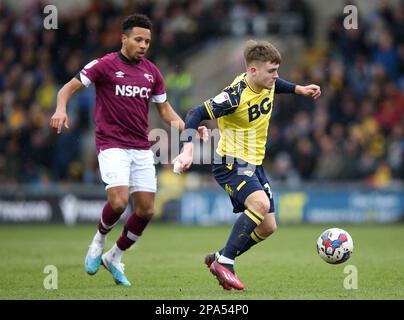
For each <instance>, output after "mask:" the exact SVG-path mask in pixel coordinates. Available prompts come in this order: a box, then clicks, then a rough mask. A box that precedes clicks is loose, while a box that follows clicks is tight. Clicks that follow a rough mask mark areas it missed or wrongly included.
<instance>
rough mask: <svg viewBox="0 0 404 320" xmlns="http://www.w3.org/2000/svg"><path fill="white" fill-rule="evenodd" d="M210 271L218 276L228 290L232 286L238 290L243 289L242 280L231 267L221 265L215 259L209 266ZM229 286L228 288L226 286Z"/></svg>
mask: <svg viewBox="0 0 404 320" xmlns="http://www.w3.org/2000/svg"><path fill="white" fill-rule="evenodd" d="M209 270H210V272H211V273H212V274H213V275H215V276H216V278H217V279H218V280H219V284H220V285H221V286H222V287H223V288H224V289H226V290H230V289H228V287H229V286H230V287H231V288H234V289H236V290H243V289H244V285H243V284H242V283H241V282H240V280H239V279H238V278H237V276H236V275H235V274H234V273H233V272H231V271H230V270H229V269H227V268H226V267H224V266H223V265H221V264H220V263H219V262H217V261H213V263H212V264H211V265H210V267H209ZM226 287H227V288H226Z"/></svg>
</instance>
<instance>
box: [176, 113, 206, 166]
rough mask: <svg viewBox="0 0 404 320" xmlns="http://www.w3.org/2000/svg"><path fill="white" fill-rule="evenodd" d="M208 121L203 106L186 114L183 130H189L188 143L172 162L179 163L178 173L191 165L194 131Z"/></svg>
mask: <svg viewBox="0 0 404 320" xmlns="http://www.w3.org/2000/svg"><path fill="white" fill-rule="evenodd" d="M210 119H211V118H210V116H209V114H208V112H207V111H206V108H205V106H204V105H199V106H197V107H195V108H193V109H192V110H191V111H189V112H188V114H187V116H186V118H185V129H186V130H187V129H190V132H189V136H188V141H187V142H185V143H184V148H183V150H182V152H181V153H180V154H179V155H178V156H177V157H176V158H174V160H173V161H172V163H173V164H174V163H175V162H177V161H178V162H179V163H180V170H179V171H180V172H183V171H185V170H187V169H189V167H190V166H191V164H192V159H193V154H194V147H193V144H192V140H193V139H194V137H195V136H196V135H197V133H196V129H197V128H198V126H199V124H200V123H201V121H203V120H210ZM199 128H200V127H199ZM199 135H200V132H199Z"/></svg>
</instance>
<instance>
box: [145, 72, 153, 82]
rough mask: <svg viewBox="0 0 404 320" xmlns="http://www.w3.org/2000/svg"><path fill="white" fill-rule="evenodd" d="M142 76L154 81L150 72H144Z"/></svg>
mask: <svg viewBox="0 0 404 320" xmlns="http://www.w3.org/2000/svg"><path fill="white" fill-rule="evenodd" d="M144 77H145V78H146V79H147V80H148V81H149V82H154V78H153V76H152V75H151V74H148V73H145V74H144Z"/></svg>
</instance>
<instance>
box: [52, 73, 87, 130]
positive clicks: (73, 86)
mask: <svg viewBox="0 0 404 320" xmlns="http://www.w3.org/2000/svg"><path fill="white" fill-rule="evenodd" d="M82 88H84V84H82V83H81V82H80V81H79V80H77V79H76V78H73V79H72V80H70V81H69V82H68V83H66V84H65V85H64V86H63V87H62V88H61V89H60V90H59V92H58V94H57V99H56V111H55V113H54V114H53V116H52V118H51V120H50V126H51V127H52V128H55V129H57V133H61V132H62V127H63V125H64V126H65V128H69V118H68V116H67V111H66V110H67V103H68V102H69V100H70V98H71V97H72V95H73V94H74V93H75V92H76V91H77V90H80V89H82Z"/></svg>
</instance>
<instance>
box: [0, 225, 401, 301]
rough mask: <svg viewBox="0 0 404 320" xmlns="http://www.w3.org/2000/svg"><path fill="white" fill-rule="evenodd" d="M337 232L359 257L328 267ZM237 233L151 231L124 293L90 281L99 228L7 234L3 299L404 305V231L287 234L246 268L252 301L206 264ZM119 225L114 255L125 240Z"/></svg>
mask: <svg viewBox="0 0 404 320" xmlns="http://www.w3.org/2000/svg"><path fill="white" fill-rule="evenodd" d="M329 227H342V228H344V229H346V230H347V231H348V232H349V233H350V234H351V236H352V238H353V240H354V254H353V256H352V257H351V259H350V260H348V261H347V262H346V263H344V264H341V265H329V264H327V263H325V262H323V261H322V260H321V259H320V257H318V256H317V253H316V240H317V237H318V236H319V235H320V233H321V232H322V231H324V230H325V229H327V228H329ZM230 228H231V226H210V227H198V226H180V225H171V224H158V223H152V224H151V225H150V226H149V228H148V229H147V230H146V231H145V233H144V235H143V237H142V239H141V241H139V243H138V244H137V246H135V247H134V248H133V249H131V250H129V251H128V252H127V253H125V255H124V258H123V262H124V263H125V265H126V269H125V270H126V275H127V277H128V279H129V280H130V281H131V282H132V287H130V288H123V287H119V286H116V285H115V284H114V282H113V280H112V277H111V275H110V274H109V273H108V272H107V271H106V270H104V269H103V268H101V269H100V271H99V272H98V273H97V274H96V275H94V276H89V275H87V274H86V273H85V271H84V267H83V261H84V257H85V254H86V252H87V248H88V245H89V243H90V241H91V239H92V237H93V234H94V232H95V230H96V227H95V226H94V225H80V226H76V227H70V228H69V227H65V226H62V225H47V226H43V225H42V226H41V225H30V226H23V225H17V226H12V225H1V226H0V257H1V259H0V261H1V262H0V299H143V300H152V299H162V300H166V299H170V300H180V299H192V300H194V299H195V300H199V299H201V300H208V299H209V300H217V299H231V300H236V299H258V300H262V299H265V300H272V299H404V280H403V279H404V249H403V245H404V224H397V225H379V226H377V225H361V226H360V225H343V226H337V225H330V226H319V225H296V226H283V225H280V226H279V227H278V231H277V232H276V233H275V234H274V235H273V236H272V237H271V238H270V239H268V240H267V241H265V242H263V243H261V244H259V245H257V246H256V247H254V248H253V249H252V250H250V251H249V252H247V253H245V254H244V255H243V256H241V257H240V258H239V259H238V260H237V264H236V270H237V274H238V276H239V278H240V280H241V281H242V282H243V283H244V284H245V286H246V289H245V290H244V291H230V292H228V291H224V290H223V289H222V288H221V287H219V285H218V283H217V280H216V279H214V278H213V276H212V275H211V274H210V273H209V271H208V269H207V268H206V266H205V265H204V264H203V258H204V256H205V254H206V253H208V252H210V251H212V250H213V249H217V248H219V247H221V245H222V244H224V243H225V241H226V239H227V235H228V232H229V230H230ZM120 231H121V226H120V225H118V226H117V227H116V228H115V229H114V230H113V231H112V232H111V234H110V235H109V237H108V243H107V247H108V249H109V248H110V247H111V246H112V244H113V243H114V241H115V240H116V238H117V237H118V236H119V234H120ZM47 265H54V266H56V268H57V271H58V289H57V290H46V289H45V288H44V286H43V282H44V279H45V277H46V276H47V275H48V274H45V273H44V268H45V266H47ZM348 265H353V266H355V267H356V268H357V271H358V278H357V279H358V288H357V289H351V290H347V289H345V288H344V285H343V284H344V279H345V277H347V276H349V275H352V274H350V273H344V268H345V267H346V266H348Z"/></svg>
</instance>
